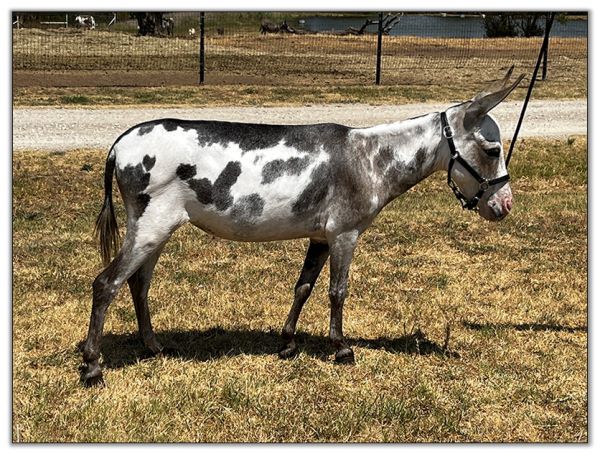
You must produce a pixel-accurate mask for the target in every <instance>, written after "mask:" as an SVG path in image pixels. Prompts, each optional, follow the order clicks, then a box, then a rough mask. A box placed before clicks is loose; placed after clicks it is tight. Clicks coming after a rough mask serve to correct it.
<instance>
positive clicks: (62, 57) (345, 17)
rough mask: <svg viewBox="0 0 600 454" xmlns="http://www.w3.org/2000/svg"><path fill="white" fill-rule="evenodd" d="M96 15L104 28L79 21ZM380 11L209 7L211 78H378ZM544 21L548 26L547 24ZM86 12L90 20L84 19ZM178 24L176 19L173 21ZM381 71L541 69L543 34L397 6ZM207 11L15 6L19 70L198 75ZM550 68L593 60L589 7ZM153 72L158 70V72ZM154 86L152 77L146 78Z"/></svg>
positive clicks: (564, 28)
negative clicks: (493, 28)
mask: <svg viewBox="0 0 600 454" xmlns="http://www.w3.org/2000/svg"><path fill="white" fill-rule="evenodd" d="M87 15H92V16H93V17H94V22H95V27H94V29H90V27H89V25H85V24H83V25H78V24H77V23H76V22H75V18H76V16H80V17H84V16H87ZM377 19H378V14H377V13H360V14H358V13H356V14H350V13H344V14H342V13H337V14H336V13H308V12H302V13H293V12H286V13H258V12H251V13H250V12H242V13H235V12H228V13H215V12H208V13H206V14H205V21H204V23H205V27H204V37H205V39H204V41H205V48H204V50H205V62H206V64H205V70H206V75H207V80H208V82H209V83H210V82H212V83H219V82H244V81H245V82H253V83H269V84H279V83H287V84H290V83H292V84H325V83H331V82H335V83H347V84H365V83H373V80H374V75H375V66H376V51H377V31H378V24H377ZM543 20H544V18H543V17H541V18H540V19H539V21H541V22H540V24H539V28H540V29H541V31H542V32H543ZM80 21H81V19H80ZM169 24H171V25H169ZM383 26H385V27H387V28H386V29H385V30H384V36H383V39H382V56H381V68H382V80H383V82H384V83H397V82H399V81H400V80H401V77H400V76H401V75H403V76H402V77H403V78H402V81H406V79H407V77H408V79H410V78H411V77H412V78H414V79H415V80H417V79H419V81H420V83H427V81H428V80H429V79H432V80H433V78H434V75H435V73H436V72H439V71H441V70H449V69H452V70H457V69H458V70H460V69H464V70H470V71H473V70H477V69H484V68H502V67H507V66H510V65H513V64H514V65H516V66H517V67H521V68H532V67H533V66H534V64H535V61H536V58H537V54H538V52H539V49H540V45H541V42H542V37H541V36H534V37H505V38H490V37H487V36H486V25H485V20H484V15H482V14H452V13H427V14H416V13H411V14H407V13H401V12H400V13H389V14H386V15H384V22H383V24H382V27H383ZM200 32H201V30H200V13H197V12H194V13H188V12H175V13H165V14H163V22H162V24H158V25H157V29H156V30H155V32H154V33H153V34H146V36H139V35H140V28H139V22H138V20H137V19H136V18H135V17H134V16H133V15H132V14H129V13H98V12H92V13H87V14H86V13H77V14H75V13H48V14H43V13H39V14H32V13H28V14H19V13H13V70H15V71H23V70H27V71H43V72H61V71H63V72H64V71H121V72H122V71H141V72H145V73H147V75H150V73H152V72H155V71H167V72H172V73H180V72H186V73H190V74H194V75H196V74H198V71H199V64H200V63H199V60H200V58H199V52H200ZM550 36H551V38H550V45H549V53H548V67H549V68H551V69H553V68H562V69H563V71H557V72H555V73H553V77H556V76H558V77H561V75H562V76H567V75H568V68H569V67H571V66H573V65H579V66H581V65H586V64H587V14H586V13H582V14H580V15H577V16H573V15H571V16H569V17H568V18H567V20H564V21H561V22H557V23H555V25H554V26H553V29H552V33H551V35H550ZM149 77H150V76H149ZM147 82H148V85H152V84H153V83H152V80H151V77H150V79H148V80H147Z"/></svg>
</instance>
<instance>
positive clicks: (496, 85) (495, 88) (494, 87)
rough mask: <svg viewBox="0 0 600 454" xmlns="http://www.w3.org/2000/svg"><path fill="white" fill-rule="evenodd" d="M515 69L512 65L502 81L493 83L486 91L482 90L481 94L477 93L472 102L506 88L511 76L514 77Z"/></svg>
mask: <svg viewBox="0 0 600 454" xmlns="http://www.w3.org/2000/svg"><path fill="white" fill-rule="evenodd" d="M514 69H515V65H512V66H511V67H510V68H509V69H508V71H507V72H506V74H505V76H504V77H503V78H502V79H501V80H499V81H496V82H493V83H492V84H490V85H489V86H488V87H486V88H485V90H482V91H481V92H479V93H477V94H476V95H475V97H474V98H473V99H472V101H476V100H478V99H481V98H483V97H485V96H487V95H489V94H491V93H495V92H497V91H499V90H502V89H503V88H504V87H506V84H507V83H508V79H510V76H511V75H512V72H513V70H514Z"/></svg>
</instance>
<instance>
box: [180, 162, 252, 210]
mask: <svg viewBox="0 0 600 454" xmlns="http://www.w3.org/2000/svg"><path fill="white" fill-rule="evenodd" d="M176 173H177V176H178V177H179V178H180V179H181V180H183V181H187V184H188V186H189V187H190V189H192V190H193V191H194V192H195V193H196V198H197V199H198V201H199V202H200V203H202V204H204V205H210V204H214V205H215V208H216V209H217V210H219V211H224V210H226V209H227V208H229V207H230V206H231V205H232V203H233V196H232V195H231V193H230V189H231V187H232V186H233V185H234V184H235V182H236V181H237V179H238V177H239V176H240V174H241V173H242V166H241V164H240V163H239V162H238V161H231V162H228V163H227V165H226V166H225V168H224V169H223V170H222V171H221V173H220V174H219V176H218V177H217V179H216V180H215V182H214V183H211V182H210V180H209V179H208V178H200V179H196V178H193V177H194V176H195V175H196V166H195V165H190V164H179V166H178V167H177V170H176Z"/></svg>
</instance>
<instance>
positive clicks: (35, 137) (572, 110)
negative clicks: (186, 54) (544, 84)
mask: <svg viewBox="0 0 600 454" xmlns="http://www.w3.org/2000/svg"><path fill="white" fill-rule="evenodd" d="M446 107H447V105H442V104H411V105H404V106H369V105H360V104H349V105H316V106H310V107H271V108H257V107H218V108H206V109H198V108H174V109H165V108H143V109H142V108H128V109H104V108H102V109H90V108H85V109H83V108H80V109H63V108H18V109H15V110H14V111H13V150H53V151H59V150H72V149H81V148H104V149H108V147H110V146H111V144H112V143H113V142H114V140H115V139H116V138H117V137H118V136H119V135H120V134H121V133H122V132H124V131H125V130H126V129H128V128H129V127H131V126H133V125H135V124H137V123H140V122H142V121H145V120H151V119H156V118H163V117H175V118H182V119H197V120H201V119H204V120H209V119H212V120H227V121H244V122H258V123H280V124H302V123H325V122H334V123H342V124H347V125H350V126H356V127H363V126H371V125H375V124H379V123H389V122H393V121H398V120H402V119H405V118H410V117H414V116H417V115H421V114H424V113H428V112H432V111H439V110H442V109H444V108H446ZM520 109H521V103H520V102H506V103H503V104H501V105H500V106H498V108H496V109H495V110H494V115H495V117H496V118H497V120H498V121H499V123H500V126H501V127H502V130H503V131H504V134H505V137H506V138H510V136H512V134H513V131H514V128H515V125H516V123H517V120H518V116H519V112H520ZM573 134H587V101H586V100H574V101H554V100H553V101H532V102H531V103H530V104H529V108H528V111H527V115H526V117H525V121H524V122H523V126H522V128H521V137H566V136H568V135H573Z"/></svg>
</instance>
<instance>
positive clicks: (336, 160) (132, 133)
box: [81, 71, 523, 385]
mask: <svg viewBox="0 0 600 454" xmlns="http://www.w3.org/2000/svg"><path fill="white" fill-rule="evenodd" d="M510 74H511V71H509V72H508V73H507V75H506V77H505V78H504V79H503V80H502V81H500V82H497V83H496V84H494V85H492V86H491V87H489V88H488V89H487V90H486V91H483V92H482V93H479V94H478V95H477V96H475V97H474V98H473V99H472V100H470V101H467V102H465V103H462V104H458V105H455V106H452V107H450V108H448V109H447V110H446V111H445V112H442V113H431V114H428V115H424V116H421V117H417V118H412V119H409V120H405V121H400V122H396V123H391V124H384V125H379V126H374V127H370V128H350V127H347V126H342V125H338V124H315V125H301V126H299V125H294V126H287V125H286V126H282V125H267V124H246V123H227V122H217V121H185V120H174V119H163V120H155V121H149V122H146V123H142V124H139V125H137V126H134V127H133V128H131V129H129V130H128V131H126V132H125V133H124V134H122V135H121V136H120V137H119V138H118V139H117V141H116V142H115V143H114V145H113V146H112V148H111V150H110V152H109V154H108V158H107V161H106V170H105V176H104V186H105V189H104V190H105V198H104V205H103V207H102V210H101V212H100V214H99V216H98V220H97V224H96V231H97V234H98V236H99V238H100V244H101V252H102V256H103V259H104V262H105V265H107V266H106V268H105V269H104V271H102V272H101V273H100V274H99V275H98V277H97V278H96V279H95V281H94V283H93V306H92V313H91V320H90V326H89V332H88V336H87V340H86V342H85V346H84V352H83V360H84V365H83V366H82V368H81V371H82V381H83V382H84V384H87V385H90V384H95V383H101V382H102V371H101V368H100V366H99V363H98V360H99V355H100V339H101V336H102V329H103V325H104V317H105V313H106V310H107V308H108V306H109V305H110V303H111V301H112V300H113V298H114V297H115V295H116V293H117V291H118V290H119V288H120V287H121V286H122V285H123V283H124V282H125V281H127V282H128V284H129V288H130V290H131V294H132V297H133V302H134V306H135V312H136V316H137V320H138V325H139V330H140V335H141V338H142V339H143V342H144V344H145V346H146V347H147V348H149V349H150V351H151V352H152V353H155V354H157V353H159V352H161V351H162V350H163V347H162V346H161V344H160V343H159V341H158V340H157V338H156V336H155V334H154V332H153V330H152V325H151V323H150V313H149V310H148V300H147V295H148V289H149V287H150V280H151V278H152V272H153V270H154V266H155V265H156V262H157V260H158V258H159V256H160V253H161V251H162V249H163V247H164V245H165V243H166V242H167V240H168V239H169V237H170V236H171V234H172V233H173V232H174V231H175V230H176V229H177V228H178V227H180V226H182V225H183V224H185V223H186V222H191V223H192V224H194V225H195V226H197V227H199V228H200V229H202V230H204V231H206V232H209V233H211V234H213V235H216V236H219V237H221V238H226V239H230V240H237V241H275V240H288V239H293V238H309V239H310V242H309V244H308V251H307V253H306V258H305V260H304V266H303V268H302V272H301V273H300V278H299V279H298V282H297V283H296V287H295V297H294V302H293V304H292V307H291V310H290V313H289V315H288V318H287V320H286V322H285V325H284V327H283V332H282V336H283V340H284V346H283V348H282V350H281V351H280V353H279V354H280V356H281V357H282V358H287V357H291V356H293V355H294V354H295V353H296V351H297V347H296V344H295V341H294V333H295V330H296V323H297V321H298V317H299V315H300V311H301V310H302V306H303V305H304V303H305V302H306V300H307V299H308V297H309V295H310V293H311V291H312V289H313V287H314V284H315V281H316V280H317V276H318V275H319V273H320V271H321V269H322V267H323V265H324V264H325V261H326V260H327V258H328V257H330V267H331V277H330V284H329V299H330V302H331V319H330V331H329V335H330V338H331V341H332V342H333V345H334V347H335V348H336V354H335V360H336V361H337V362H353V360H354V354H353V352H352V349H351V348H350V347H349V346H348V344H347V343H346V342H345V341H344V337H343V334H342V307H343V304H344V300H345V298H346V294H347V282H348V271H349V269H350V262H351V261H352V255H353V252H354V249H355V247H356V243H357V240H358V238H359V236H360V234H361V233H362V232H363V231H364V230H365V229H366V228H367V227H369V225H370V224H371V223H372V222H373V219H374V218H375V216H377V214H378V213H379V212H380V211H381V209H382V208H383V207H385V206H386V205H387V204H388V203H389V202H391V201H392V200H394V199H395V198H396V197H398V196H399V195H401V194H403V193H404V192H406V191H407V190H408V189H409V188H410V187H411V186H413V185H415V184H417V183H418V182H420V181H421V180H423V179H424V178H426V177H427V176H429V175H431V174H432V173H434V172H436V171H438V170H445V169H446V170H447V171H448V183H449V184H451V186H453V190H454V191H455V194H456V195H457V197H459V199H461V202H462V203H463V205H466V206H467V207H468V208H474V209H477V210H478V212H479V214H480V215H481V216H482V217H483V218H485V219H488V220H492V221H498V220H501V219H503V218H504V217H505V216H506V215H507V214H508V212H509V211H510V209H511V207H512V194H511V190H510V186H509V185H508V184H507V180H508V175H507V170H506V167H505V164H504V160H503V158H502V154H503V153H502V141H501V136H500V129H499V127H498V124H497V123H496V122H495V121H494V119H493V118H492V117H491V116H489V115H488V112H489V111H490V110H491V109H492V108H493V107H495V106H496V105H497V104H498V103H500V102H501V101H502V100H503V99H504V98H505V97H506V96H508V94H509V93H510V92H511V91H512V90H513V89H514V88H515V87H516V86H517V85H518V84H519V82H520V81H521V79H522V78H523V76H520V77H519V78H518V80H517V81H516V82H515V83H513V84H512V85H510V84H509V82H508V81H509V78H510ZM458 150H460V152H458ZM113 173H116V179H117V183H118V185H119V189H120V191H121V194H122V197H123V200H124V203H125V208H126V211H127V233H126V235H125V239H124V241H123V245H122V247H121V248H120V250H118V228H117V224H116V219H115V215H114V209H113V203H112V177H113ZM482 175H483V176H485V177H487V178H488V179H485V178H484V177H482ZM455 181H456V183H454V182H455ZM482 181H483V183H482ZM463 194H464V195H463ZM117 250H118V253H117ZM115 253H116V257H115V258H114V259H113V260H112V261H110V258H111V255H112V254H115ZM109 262H110V263H109Z"/></svg>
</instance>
